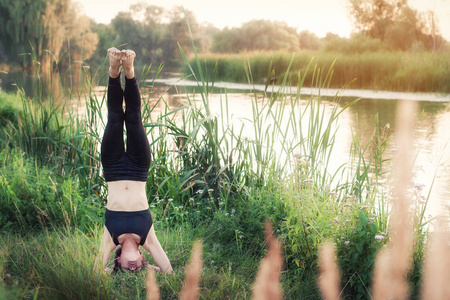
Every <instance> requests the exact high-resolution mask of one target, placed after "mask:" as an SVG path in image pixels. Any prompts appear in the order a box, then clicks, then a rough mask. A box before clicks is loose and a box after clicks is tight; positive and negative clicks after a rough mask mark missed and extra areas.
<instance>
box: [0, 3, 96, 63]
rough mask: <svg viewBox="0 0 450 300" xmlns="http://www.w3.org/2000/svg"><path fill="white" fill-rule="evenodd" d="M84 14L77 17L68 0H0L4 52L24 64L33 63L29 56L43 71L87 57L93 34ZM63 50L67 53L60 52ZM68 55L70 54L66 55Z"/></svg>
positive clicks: (93, 45)
mask: <svg viewBox="0 0 450 300" xmlns="http://www.w3.org/2000/svg"><path fill="white" fill-rule="evenodd" d="M85 20H86V19H85V17H79V16H78V14H77V11H76V9H75V8H74V7H73V4H72V2H71V1H70V0H53V1H49V0H15V1H8V0H0V22H1V23H2V24H4V26H0V41H1V42H2V45H3V48H4V52H5V56H7V57H8V59H9V61H10V62H11V61H12V62H18V63H20V64H21V65H22V66H24V67H29V68H33V67H35V65H34V64H33V63H32V62H31V61H30V60H29V56H27V55H22V56H20V54H22V53H30V52H32V50H33V53H32V54H33V56H34V57H33V58H35V59H36V60H37V61H39V62H41V67H42V69H43V70H44V71H47V70H49V69H51V68H52V67H54V66H55V65H60V64H65V65H66V66H67V65H68V61H69V60H70V59H72V61H79V60H81V59H86V58H89V57H90V56H91V55H92V54H93V52H94V50H95V48H96V46H97V37H96V35H95V34H93V33H92V32H91V30H90V27H89V24H90V23H89V22H86V21H85ZM63 54H67V55H64V56H63ZM69 57H71V58H69Z"/></svg>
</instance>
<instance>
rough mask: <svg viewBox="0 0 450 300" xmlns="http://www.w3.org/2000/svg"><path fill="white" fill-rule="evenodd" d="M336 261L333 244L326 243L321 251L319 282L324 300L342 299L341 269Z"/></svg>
mask: <svg viewBox="0 0 450 300" xmlns="http://www.w3.org/2000/svg"><path fill="white" fill-rule="evenodd" d="M336 261H337V260H336V254H335V249H334V246H333V244H332V243H330V242H325V243H324V244H323V245H322V247H321V248H320V251H319V263H320V276H319V282H318V284H319V288H320V291H321V293H322V296H323V299H325V300H336V299H340V297H339V294H340V292H339V269H338V266H337V262H336Z"/></svg>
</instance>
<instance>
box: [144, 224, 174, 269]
mask: <svg viewBox="0 0 450 300" xmlns="http://www.w3.org/2000/svg"><path fill="white" fill-rule="evenodd" d="M142 247H144V249H145V250H147V252H149V253H150V254H151V256H152V257H153V260H154V261H155V263H156V264H157V265H158V267H159V268H160V269H161V272H163V273H172V272H173V270H172V265H171V264H170V261H169V258H168V257H167V255H166V253H165V252H164V250H163V248H162V247H161V244H160V243H159V241H158V238H157V237H156V234H155V229H154V228H153V225H152V227H151V228H150V231H149V232H148V235H147V239H146V240H145V243H144V245H142Z"/></svg>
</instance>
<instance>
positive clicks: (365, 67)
mask: <svg viewBox="0 0 450 300" xmlns="http://www.w3.org/2000/svg"><path fill="white" fill-rule="evenodd" d="M293 56H294V58H293V62H292V65H291V67H290V72H289V74H287V75H288V76H287V79H288V81H287V83H286V84H287V85H296V84H297V83H298V78H299V76H298V75H299V73H300V74H301V77H303V74H305V72H306V77H305V82H304V84H303V86H317V85H318V84H319V83H318V82H317V78H314V77H313V74H314V72H313V69H314V68H316V71H317V70H320V71H321V72H322V74H323V76H322V77H325V74H326V73H327V72H328V70H329V68H330V67H331V66H332V65H333V63H334V66H333V75H332V80H331V82H330V87H334V88H342V87H344V86H347V85H348V87H349V88H354V89H374V90H390V91H409V92H433V93H450V80H449V79H450V52H440V53H431V52H400V51H397V52H392V51H389V52H388V51H379V52H365V53H353V54H351V55H348V54H346V53H341V52H326V51H308V50H305V51H300V52H298V53H295V54H293V53H291V52H282V51H280V52H253V53H248V54H223V55H216V54H208V55H203V56H200V57H199V58H200V61H202V62H203V64H202V68H203V69H204V70H203V72H204V73H207V74H208V76H209V78H208V79H209V80H211V79H212V78H213V76H214V75H215V77H214V79H215V81H219V80H223V81H232V82H241V83H247V82H248V78H247V74H246V72H245V71H244V70H245V69H244V64H247V65H249V66H250V70H251V76H252V80H253V83H255V84H263V83H266V82H267V81H269V82H273V83H278V84H280V83H281V82H282V81H283V79H284V77H285V75H286V71H287V70H288V67H289V63H290V61H291V59H292V57H293ZM216 63H217V73H216V74H214V72H213V71H214V69H215V66H216ZM308 65H309V70H307V67H308ZM191 66H192V67H193V69H194V72H195V73H196V74H198V70H197V68H196V64H195V63H194V62H193V61H191ZM205 69H206V70H207V72H205ZM184 73H186V74H189V73H190V70H189V69H188V68H187V67H185V70H184ZM316 76H317V72H316ZM349 84H350V85H349Z"/></svg>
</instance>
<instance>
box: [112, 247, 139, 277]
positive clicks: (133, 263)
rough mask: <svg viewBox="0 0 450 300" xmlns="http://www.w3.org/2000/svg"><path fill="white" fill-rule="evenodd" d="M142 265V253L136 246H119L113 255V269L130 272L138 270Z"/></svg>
mask: <svg viewBox="0 0 450 300" xmlns="http://www.w3.org/2000/svg"><path fill="white" fill-rule="evenodd" d="M143 266H144V255H143V254H142V253H141V251H140V250H139V248H138V247H136V248H135V249H134V248H130V247H125V248H124V247H122V246H119V247H118V248H117V250H116V255H115V257H114V271H115V272H116V271H117V270H119V269H121V270H129V271H131V272H136V271H139V270H140V269H141V268H142V267H143Z"/></svg>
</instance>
